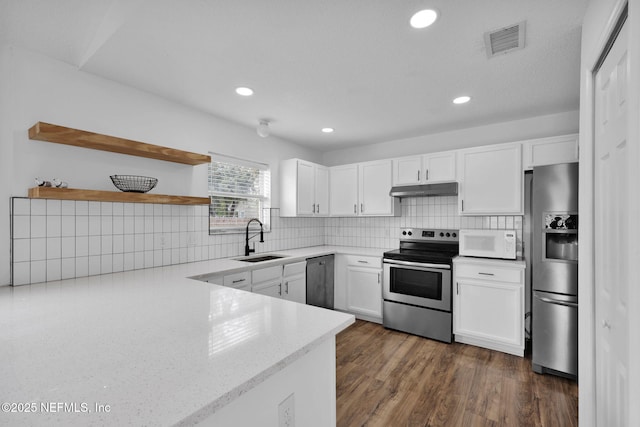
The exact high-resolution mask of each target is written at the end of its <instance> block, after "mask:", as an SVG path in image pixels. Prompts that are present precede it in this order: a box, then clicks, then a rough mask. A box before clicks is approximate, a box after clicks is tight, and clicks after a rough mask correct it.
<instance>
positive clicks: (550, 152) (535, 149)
mask: <svg viewBox="0 0 640 427" xmlns="http://www.w3.org/2000/svg"><path fill="white" fill-rule="evenodd" d="M578 148H579V144H578V134H571V135H562V136H554V137H550V138H540V139H532V140H529V141H523V142H522V163H523V166H524V169H525V170H530V169H533V168H534V167H535V166H544V165H555V164H559V163H575V162H577V161H578V158H579V150H578Z"/></svg>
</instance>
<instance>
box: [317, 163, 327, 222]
mask: <svg viewBox="0 0 640 427" xmlns="http://www.w3.org/2000/svg"><path fill="white" fill-rule="evenodd" d="M315 190H316V191H315V193H316V214H318V215H329V168H327V167H324V166H316V188H315Z"/></svg>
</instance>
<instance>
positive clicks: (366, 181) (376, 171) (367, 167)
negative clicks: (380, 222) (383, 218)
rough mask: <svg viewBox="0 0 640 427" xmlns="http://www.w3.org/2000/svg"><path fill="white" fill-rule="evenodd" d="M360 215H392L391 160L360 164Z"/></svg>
mask: <svg viewBox="0 0 640 427" xmlns="http://www.w3.org/2000/svg"><path fill="white" fill-rule="evenodd" d="M358 170H359V182H358V183H359V186H358V189H359V194H360V206H359V208H360V215H393V214H394V204H395V201H397V200H398V199H395V198H393V197H391V196H389V191H390V190H391V187H392V186H393V182H392V175H391V171H392V162H391V160H379V161H375V162H367V163H360V164H359V165H358Z"/></svg>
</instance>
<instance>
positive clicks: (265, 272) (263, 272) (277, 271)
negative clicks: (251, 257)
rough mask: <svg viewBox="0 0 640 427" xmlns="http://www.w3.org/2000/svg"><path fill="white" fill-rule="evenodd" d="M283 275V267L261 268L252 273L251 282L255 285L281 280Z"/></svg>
mask: <svg viewBox="0 0 640 427" xmlns="http://www.w3.org/2000/svg"><path fill="white" fill-rule="evenodd" d="M281 274H282V266H281V265H275V266H273V267H267V268H261V269H259V270H253V271H252V272H251V281H252V282H253V283H260V282H265V281H267V280H273V279H279V278H280V275H281Z"/></svg>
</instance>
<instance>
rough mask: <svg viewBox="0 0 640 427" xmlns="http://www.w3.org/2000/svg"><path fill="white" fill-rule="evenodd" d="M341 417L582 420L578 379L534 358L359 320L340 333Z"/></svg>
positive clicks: (379, 422)
mask: <svg viewBox="0 0 640 427" xmlns="http://www.w3.org/2000/svg"><path fill="white" fill-rule="evenodd" d="M336 353H337V376H336V378H337V425H338V426H339V427H345V426H385V427H387V426H508V427H512V426H518V427H519V426H549V427H556V426H558V427H565V426H577V425H578V385H577V384H576V383H575V382H573V381H571V380H567V379H564V378H559V377H555V376H551V375H538V374H535V373H534V372H533V371H532V370H531V359H530V358H521V357H516V356H512V355H508V354H504V353H501V352H497V351H492V350H486V349H482V348H478V347H474V346H470V345H465V344H459V343H453V344H444V343H441V342H438V341H433V340H428V339H425V338H420V337H416V336H413V335H408V334H404V333H402V332H397V331H391V330H388V329H384V328H383V327H382V325H378V324H375V323H370V322H364V321H356V323H355V324H354V325H352V326H350V327H349V328H348V329H346V330H345V331H343V332H341V333H340V334H339V335H338V336H337V339H336Z"/></svg>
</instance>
